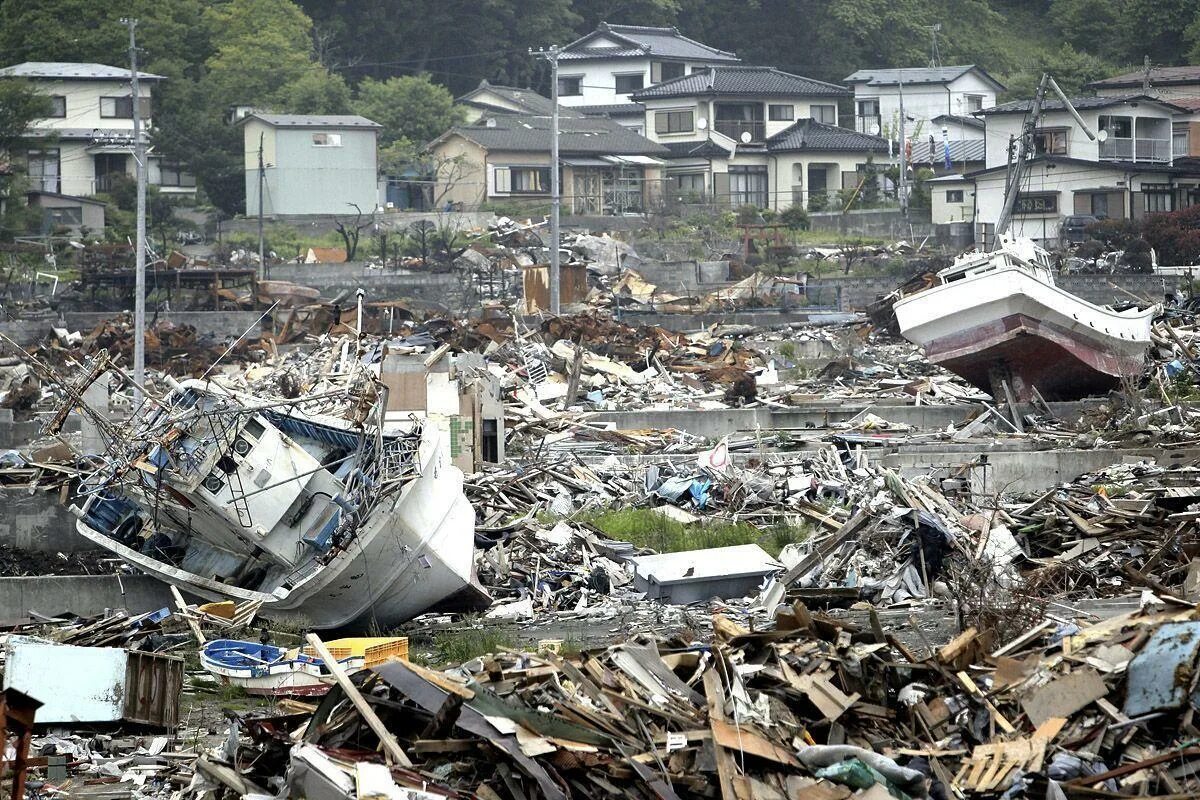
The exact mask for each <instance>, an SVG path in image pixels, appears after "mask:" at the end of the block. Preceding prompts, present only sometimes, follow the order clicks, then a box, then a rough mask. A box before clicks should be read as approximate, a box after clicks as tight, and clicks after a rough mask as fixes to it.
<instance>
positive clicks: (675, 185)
mask: <svg viewBox="0 0 1200 800" xmlns="http://www.w3.org/2000/svg"><path fill="white" fill-rule="evenodd" d="M669 180H670V182H671V183H670V186H671V191H672V192H674V193H676V194H678V195H680V196H696V197H703V196H704V173H703V172H685V173H681V174H677V175H671V176H670V178H669Z"/></svg>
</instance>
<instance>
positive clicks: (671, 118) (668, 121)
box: [654, 108, 696, 134]
mask: <svg viewBox="0 0 1200 800" xmlns="http://www.w3.org/2000/svg"><path fill="white" fill-rule="evenodd" d="M695 117H696V113H695V111H694V110H693V109H690V108H689V109H687V110H685V111H656V112H654V132H655V133H659V134H663V133H691V132H692V131H694V130H695V129H696V119H695Z"/></svg>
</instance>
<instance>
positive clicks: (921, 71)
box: [846, 64, 1004, 89]
mask: <svg viewBox="0 0 1200 800" xmlns="http://www.w3.org/2000/svg"><path fill="white" fill-rule="evenodd" d="M971 70H975V71H976V72H978V73H979V74H980V75H982V76H983V77H984V78H985V79H987V80H988V81H990V82H991V83H993V84H995V85H996V88H998V89H1003V88H1004V86H1003V85H1002V84H1001V83H1000V81H998V80H996V79H995V78H993V77H992V76H991V75H988V74H987V72H985V71H984V70H983V69H981V68H979V67H977V66H975V65H974V64H958V65H956V66H950V67H905V68H903V69H860V70H858V71H856V72H853V73H851V74H850V75H849V76H848V77H847V78H846V83H865V84H867V85H868V86H897V85H899V84H900V82H901V81H903V82H904V83H911V84H917V83H949V82H950V81H952V80H955V79H957V78H960V77H962V76H963V75H966V74H967V73H968V72H970V71H971Z"/></svg>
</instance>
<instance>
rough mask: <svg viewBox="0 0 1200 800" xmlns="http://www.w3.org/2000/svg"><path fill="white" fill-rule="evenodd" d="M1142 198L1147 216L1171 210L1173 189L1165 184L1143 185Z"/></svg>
mask: <svg viewBox="0 0 1200 800" xmlns="http://www.w3.org/2000/svg"><path fill="white" fill-rule="evenodd" d="M1142 196H1143V197H1144V198H1146V199H1145V209H1146V213H1147V214H1157V213H1159V212H1161V211H1170V210H1171V187H1170V185H1169V184H1165V183H1143V184H1142Z"/></svg>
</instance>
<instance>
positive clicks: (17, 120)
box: [0, 79, 50, 240]
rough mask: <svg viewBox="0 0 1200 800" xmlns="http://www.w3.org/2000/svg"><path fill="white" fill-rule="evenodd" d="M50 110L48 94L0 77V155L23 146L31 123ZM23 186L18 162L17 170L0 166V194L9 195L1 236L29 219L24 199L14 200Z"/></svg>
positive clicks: (0, 224)
mask: <svg viewBox="0 0 1200 800" xmlns="http://www.w3.org/2000/svg"><path fill="white" fill-rule="evenodd" d="M49 113H50V98H48V97H46V96H45V95H43V94H40V93H38V92H37V91H36V90H35V89H34V88H33V87H31V86H30V85H29V84H27V83H26V82H25V81H19V80H11V79H8V80H0V157H7V156H9V155H11V154H13V153H16V152H19V151H20V150H21V149H22V148H24V147H25V146H26V145H27V143H28V139H27V135H28V132H29V125H30V123H31V122H33V121H34V120H36V119H40V118H42V117H45V116H46V115H47V114H49ZM23 187H24V176H23V175H22V174H21V172H20V168H19V166H18V168H17V170H16V171H8V170H0V198H7V199H8V202H6V203H5V204H4V206H5V214H4V216H3V217H0V239H4V240H7V239H11V238H12V236H13V234H14V233H19V232H21V231H23V230H24V229H25V227H26V224H27V222H28V221H29V216H28V214H27V213H26V208H25V205H24V203H21V202H14V201H15V198H16V196H17V195H18V194H19V193H20V191H22V190H23Z"/></svg>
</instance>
